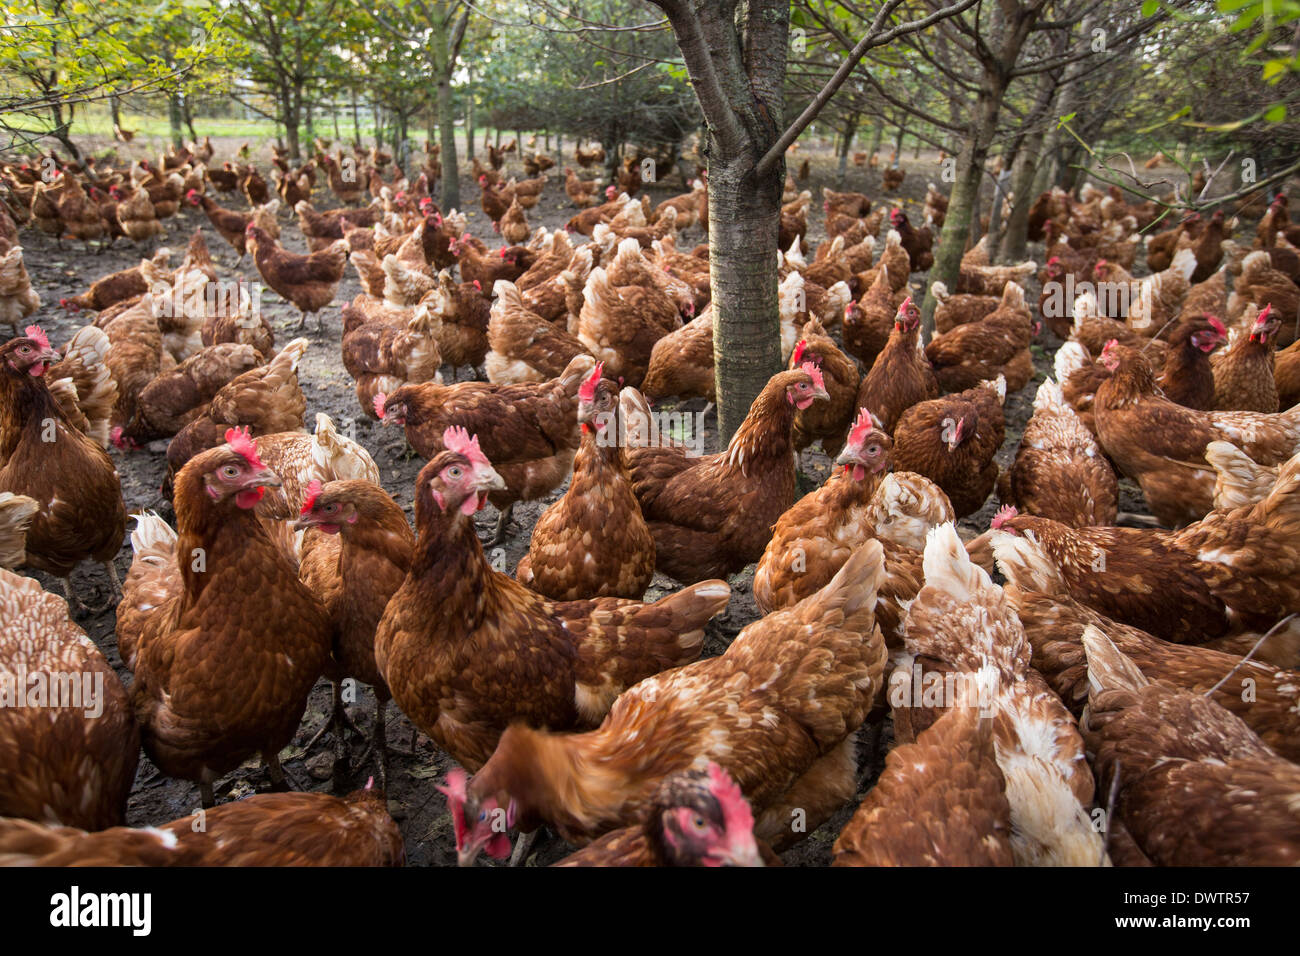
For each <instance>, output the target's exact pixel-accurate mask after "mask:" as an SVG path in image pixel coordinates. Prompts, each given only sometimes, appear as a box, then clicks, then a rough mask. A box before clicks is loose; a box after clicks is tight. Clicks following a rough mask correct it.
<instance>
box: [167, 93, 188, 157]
mask: <svg viewBox="0 0 1300 956" xmlns="http://www.w3.org/2000/svg"><path fill="white" fill-rule="evenodd" d="M183 122H184V119H183V117H182V116H181V95H180V93H177V92H175V91H173V92H171V93H169V94H168V95H167V125H168V126H169V127H170V132H171V140H172V148H173V149H180V148H181V146H182V145H183V144H184V141H185V134H184V132H183V131H182V130H181V124H182V123H183Z"/></svg>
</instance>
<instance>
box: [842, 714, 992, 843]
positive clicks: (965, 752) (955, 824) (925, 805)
mask: <svg viewBox="0 0 1300 956" xmlns="http://www.w3.org/2000/svg"><path fill="white" fill-rule="evenodd" d="M1005 788H1006V780H1005V778H1004V777H1003V776H1002V771H1001V770H1000V769H998V762H997V758H996V754H995V749H994V745H993V722H992V721H991V720H985V719H983V718H982V717H981V716H980V711H979V709H978V708H976V707H973V706H970V707H967V706H960V705H954V706H953V707H952V708H950V710H949V711H948V712H947V713H945V714H944V715H943V716H941V717H940V718H939V719H938V720H937V721H935V722H934V723H933V724H931V725H930V726H929V727H928V728H926V729H925V730H924V731H923V732H922V733H921V734H920V735H919V736H918V737H917V739H916V740H915V741H914V742H912V743H908V744H903V745H902V746H901V747H896V748H895V749H894V750H892V751H890V753H889V756H888V757H887V758H886V761H885V769H884V771H883V772H882V773H881V775H880V779H878V780H877V781H876V784H875V786H874V787H872V788H871V790H870V792H868V793H867V796H866V798H865V799H864V800H863V801H862V805H861V806H860V807H858V810H857V812H856V813H855V814H854V815H853V818H852V819H851V820H850V821H849V822H848V823H847V824H846V825H845V827H844V829H843V830H842V831H840V835H839V837H838V838H837V839H836V841H835V848H834V854H835V855H834V858H833V860H832V863H831V865H832V866H1013V865H1014V862H1015V860H1014V855H1013V853H1012V849H1011V805H1010V804H1009V803H1008V802H1007V797H1006V794H1005V792H1004V790H1005Z"/></svg>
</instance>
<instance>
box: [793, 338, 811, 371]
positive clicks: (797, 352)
mask: <svg viewBox="0 0 1300 956" xmlns="http://www.w3.org/2000/svg"><path fill="white" fill-rule="evenodd" d="M807 347H808V343H807V342H805V341H804V340H803V339H800V340H799V344H798V345H796V346H795V347H794V364H795V365H800V364H802V362H803V350H804V349H806V348H807Z"/></svg>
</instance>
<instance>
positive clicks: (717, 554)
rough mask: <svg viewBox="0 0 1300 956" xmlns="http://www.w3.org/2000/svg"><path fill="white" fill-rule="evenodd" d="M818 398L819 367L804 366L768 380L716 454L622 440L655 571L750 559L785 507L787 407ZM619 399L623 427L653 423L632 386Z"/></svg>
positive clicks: (698, 571) (740, 564)
mask: <svg viewBox="0 0 1300 956" xmlns="http://www.w3.org/2000/svg"><path fill="white" fill-rule="evenodd" d="M828 398H829V396H828V394H827V391H826V386H825V385H824V383H823V379H822V373H821V371H820V370H819V369H818V368H817V367H816V366H815V365H813V364H812V363H806V364H805V365H803V366H802V367H801V368H798V369H792V370H790V371H786V372H781V373H779V374H777V375H774V376H772V378H770V379H769V380H768V383H767V385H766V386H764V388H763V391H762V392H760V393H759V394H758V396H757V397H756V398H755V399H754V402H753V404H752V405H751V406H750V408H749V414H748V415H746V416H745V420H744V421H743V422H742V423H741V425H740V427H739V428H738V429H737V430H736V433H735V434H734V435H733V436H732V437H731V441H730V442H729V443H728V445H727V448H726V449H725V450H724V451H723V452H721V453H719V454H716V455H704V456H699V457H691V456H690V455H689V454H688V450H687V449H685V448H681V447H678V446H674V445H670V444H664V443H662V442H661V443H660V444H659V445H658V446H655V445H654V444H647V445H645V446H643V447H636V445H638V444H641V443H640V442H632V441H629V442H628V447H627V448H626V449H625V455H626V460H627V464H628V471H629V473H630V474H631V476H632V486H633V489H634V490H635V491H636V496H637V500H638V501H639V502H640V503H641V512H642V514H643V515H645V519H646V521H647V523H648V524H649V526H650V533H651V534H653V535H654V539H655V567H656V569H657V570H659V571H660V572H662V573H664V574H667V575H668V576H669V577H672V578H676V579H677V580H678V581H680V582H681V583H683V584H690V583H692V582H694V581H699V580H703V579H704V578H713V577H725V576H727V575H730V574H734V573H735V572H737V571H739V570H741V569H742V568H744V567H745V565H747V564H749V563H751V562H753V561H757V560H758V559H759V558H760V557H761V556H762V554H763V549H764V548H765V547H766V546H767V543H768V541H769V540H770V538H771V528H772V524H773V523H774V522H775V521H776V519H777V518H778V517H780V515H781V514H782V513H783V512H784V511H785V510H786V509H787V508H789V507H790V505H792V504H794V495H795V486H794V467H793V447H792V438H791V430H792V425H793V419H794V415H795V412H796V411H797V410H800V409H804V408H807V407H808V406H809V405H811V404H812V403H813V402H815V401H827V400H828ZM622 403H623V418H624V421H625V423H626V427H627V428H629V429H632V428H634V427H637V425H638V423H641V424H640V427H642V428H644V427H645V424H644V423H648V422H651V421H653V420H652V419H651V416H650V412H649V408H648V407H647V406H646V405H645V399H644V398H642V396H641V395H640V393H638V392H637V391H636V390H635V389H631V388H629V389H625V390H624V392H623V398H622Z"/></svg>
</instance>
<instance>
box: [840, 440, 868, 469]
mask: <svg viewBox="0 0 1300 956" xmlns="http://www.w3.org/2000/svg"><path fill="white" fill-rule="evenodd" d="M835 464H836V466H843V465H862V464H865V462H863V461H862V459H861V457H860V456H859V455H858V452H857V449H855V448H854V447H853V446H852V445H845V446H844V450H843V451H842V452H840V453H839V456H838V457H836V459H835Z"/></svg>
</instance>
